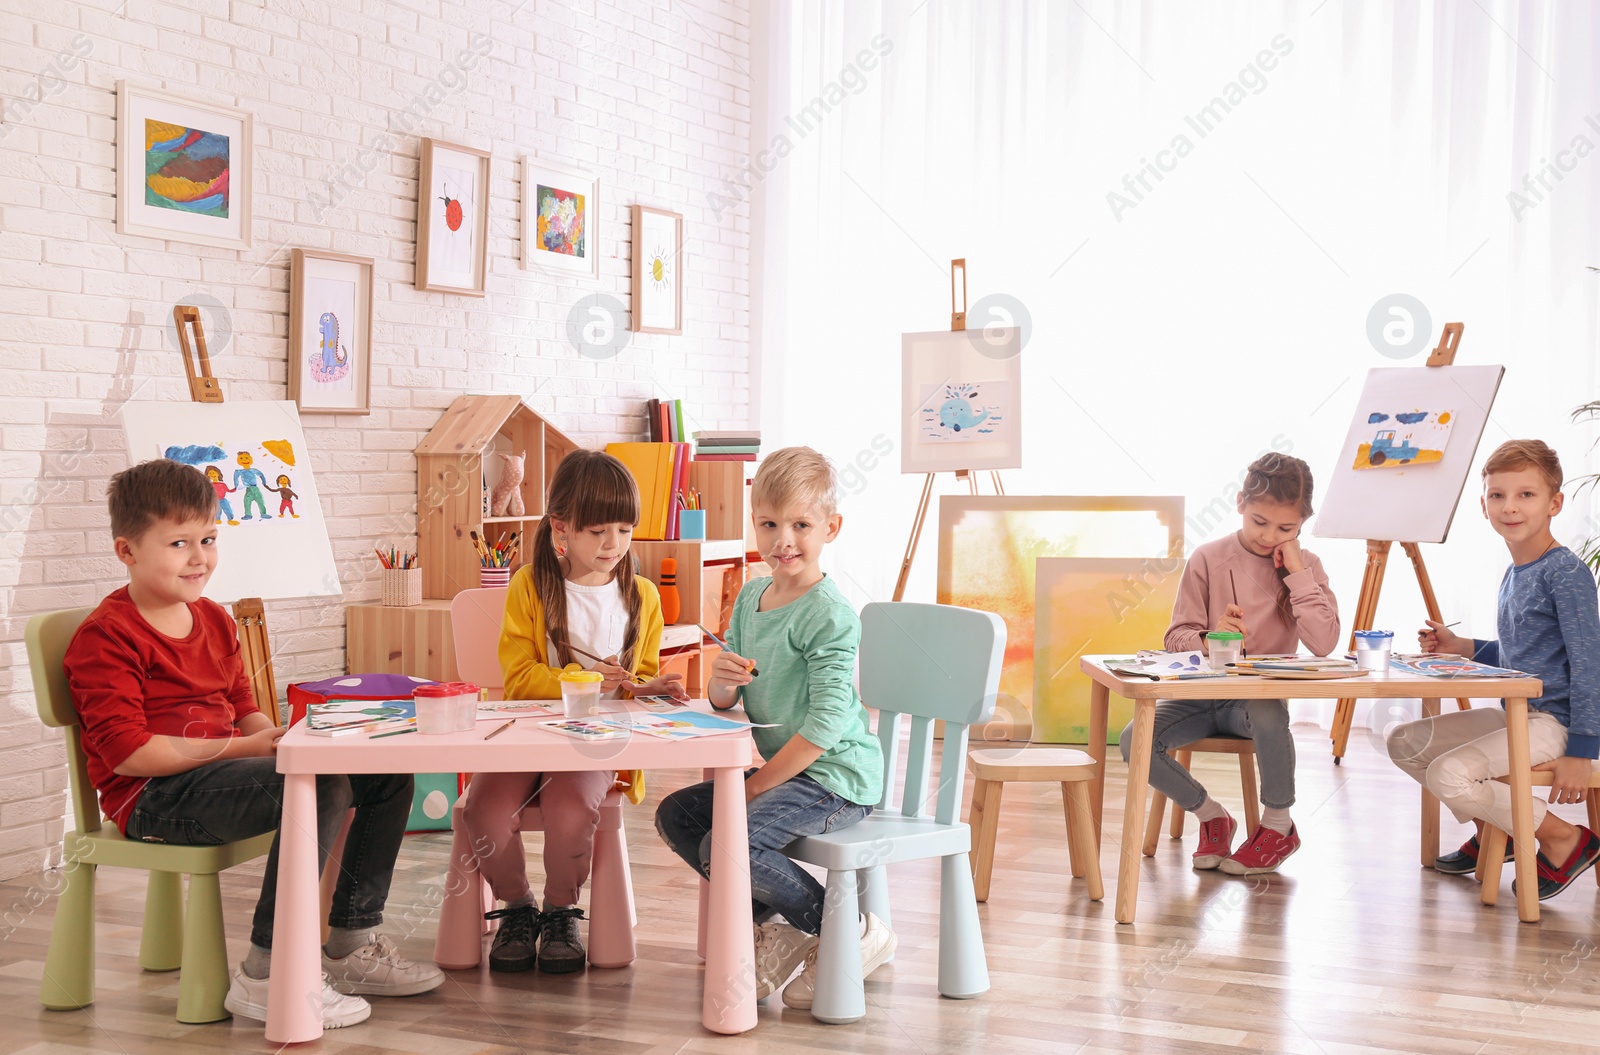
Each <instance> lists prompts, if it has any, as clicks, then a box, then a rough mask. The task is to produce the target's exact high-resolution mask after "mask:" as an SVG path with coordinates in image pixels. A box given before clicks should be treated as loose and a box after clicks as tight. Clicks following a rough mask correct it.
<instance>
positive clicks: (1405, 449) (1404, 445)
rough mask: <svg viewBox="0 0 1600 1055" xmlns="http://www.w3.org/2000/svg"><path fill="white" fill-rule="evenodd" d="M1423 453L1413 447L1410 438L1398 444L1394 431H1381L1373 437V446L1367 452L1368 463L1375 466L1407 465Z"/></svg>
mask: <svg viewBox="0 0 1600 1055" xmlns="http://www.w3.org/2000/svg"><path fill="white" fill-rule="evenodd" d="M1421 453H1422V451H1421V450H1419V449H1418V448H1416V447H1413V446H1411V440H1410V438H1409V437H1407V438H1406V439H1403V440H1401V441H1399V442H1398V443H1396V442H1395V438H1394V429H1381V430H1379V432H1378V434H1377V435H1376V436H1374V437H1372V446H1371V447H1370V448H1369V449H1368V451H1367V461H1368V462H1370V463H1371V464H1372V465H1375V466H1376V465H1382V464H1383V463H1384V462H1390V461H1394V462H1399V463H1400V464H1401V465H1406V464H1408V463H1409V462H1411V461H1412V460H1413V459H1415V458H1416V457H1417V455H1419V454H1421Z"/></svg>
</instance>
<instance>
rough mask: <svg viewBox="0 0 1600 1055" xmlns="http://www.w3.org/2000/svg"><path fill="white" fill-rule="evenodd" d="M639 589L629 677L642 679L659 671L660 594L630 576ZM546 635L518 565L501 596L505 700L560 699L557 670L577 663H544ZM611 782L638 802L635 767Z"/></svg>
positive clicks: (524, 570) (529, 572) (529, 574)
mask: <svg viewBox="0 0 1600 1055" xmlns="http://www.w3.org/2000/svg"><path fill="white" fill-rule="evenodd" d="M634 584H635V585H636V586H637V587H638V590H639V600H640V602H641V603H640V607H639V643H638V645H637V646H636V647H635V648H634V650H633V668H632V673H634V674H637V675H640V676H642V677H644V678H645V679H650V678H653V677H655V676H656V674H657V673H658V672H659V670H660V667H661V627H662V619H661V595H660V594H659V593H658V592H656V584H655V583H653V582H651V581H650V580H649V579H646V578H645V577H644V576H642V575H636V576H634ZM548 637H549V631H547V630H546V629H545V625H544V606H543V605H542V604H540V603H539V594H538V592H537V591H536V590H535V589H534V587H533V568H532V567H530V566H528V565H524V566H523V567H521V568H520V569H518V570H517V573H516V574H515V575H513V576H512V577H511V586H510V588H509V589H508V590H507V592H506V614H505V618H504V620H503V621H502V622H501V624H500V669H501V671H503V672H504V673H505V694H506V699H508V700H558V699H560V698H561V681H560V676H561V671H562V670H563V669H566V670H583V669H584V667H583V665H582V664H581V663H577V662H573V663H568V664H567V665H566V667H565V668H560V667H555V666H552V665H551V664H550V657H549V656H547V655H546V654H545V642H546V640H547V638H548ZM617 783H618V784H619V785H621V786H622V787H623V788H624V789H625V791H626V794H627V796H628V801H629V802H632V803H633V804H634V805H636V806H637V805H638V804H639V803H640V802H642V801H643V800H644V774H643V773H641V772H640V771H639V770H637V769H629V770H623V771H620V772H618V773H617Z"/></svg>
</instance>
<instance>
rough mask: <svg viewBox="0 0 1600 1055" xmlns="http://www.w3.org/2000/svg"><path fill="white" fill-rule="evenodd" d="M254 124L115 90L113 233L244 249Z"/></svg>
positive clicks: (199, 105) (180, 99) (221, 111)
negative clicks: (114, 205)
mask: <svg viewBox="0 0 1600 1055" xmlns="http://www.w3.org/2000/svg"><path fill="white" fill-rule="evenodd" d="M253 125H254V120H253V118H252V116H251V115H250V114H248V113H246V112H245V111H243V110H240V109H237V108H235V107H231V106H224V105H221V104H219V103H211V102H207V101H204V100H202V99H195V98H189V97H187V96H183V95H178V94H175V93H173V92H167V91H163V90H161V89H159V88H146V87H142V86H140V85H137V84H133V83H130V82H128V81H119V82H118V84H117V233H118V234H122V235H140V236H143V237H147V238H165V239H173V240H175V241H181V242H194V243H197V244H200V245H212V246H221V247H224V248H229V249H248V248H250V240H251V239H250V220H251V193H250V184H251V176H252V169H253V154H252V151H253V145H252V129H253Z"/></svg>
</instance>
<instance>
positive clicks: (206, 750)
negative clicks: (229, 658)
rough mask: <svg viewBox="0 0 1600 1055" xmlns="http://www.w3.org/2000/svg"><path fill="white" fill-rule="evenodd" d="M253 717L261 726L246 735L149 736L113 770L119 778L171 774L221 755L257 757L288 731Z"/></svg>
mask: <svg viewBox="0 0 1600 1055" xmlns="http://www.w3.org/2000/svg"><path fill="white" fill-rule="evenodd" d="M252 717H254V718H258V719H260V724H261V725H262V728H259V729H256V730H254V731H253V732H250V733H248V734H247V735H245V736H229V737H212V738H205V737H200V738H196V737H192V736H162V735H152V736H151V737H150V739H148V740H146V741H145V742H144V744H143V745H142V746H140V747H139V748H137V749H136V750H135V751H134V752H133V753H132V754H130V755H129V756H128V757H127V758H125V759H123V760H122V762H121V764H119V765H116V766H113V767H112V770H113V772H115V773H116V774H117V775H118V776H122V777H170V776H172V775H174V774H176V773H187V772H189V770H191V769H199V768H200V767H201V766H203V765H205V764H206V763H208V762H216V761H220V760H221V759H224V758H258V757H261V756H265V755H270V754H272V753H274V752H275V751H277V750H278V740H279V739H280V738H281V737H282V736H283V734H284V733H286V732H288V730H287V729H279V728H277V727H275V726H274V725H273V724H272V722H271V721H270V720H269V719H268V718H267V716H266V715H264V714H262V713H261V712H260V711H256V712H255V714H254V715H253V716H252Z"/></svg>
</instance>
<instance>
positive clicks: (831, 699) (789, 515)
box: [656, 447, 897, 1009]
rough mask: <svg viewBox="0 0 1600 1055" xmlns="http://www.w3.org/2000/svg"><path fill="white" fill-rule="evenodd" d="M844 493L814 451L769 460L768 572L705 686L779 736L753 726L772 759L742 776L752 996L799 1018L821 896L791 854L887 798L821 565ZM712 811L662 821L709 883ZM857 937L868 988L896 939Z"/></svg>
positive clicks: (762, 516)
mask: <svg viewBox="0 0 1600 1055" xmlns="http://www.w3.org/2000/svg"><path fill="white" fill-rule="evenodd" d="M837 496H838V483H837V478H836V477H835V475H834V471H833V466H831V465H830V464H829V463H828V460H827V459H826V458H824V457H823V456H822V455H820V454H818V453H817V452H816V451H814V450H812V449H810V448H809V447H786V448H784V449H783V450H780V451H776V452H774V453H773V454H771V455H769V456H768V457H767V458H766V460H765V461H763V462H762V463H761V468H760V470H759V471H757V473H756V478H755V481H754V483H753V484H752V485H751V489H750V504H751V519H752V521H753V522H754V524H755V533H756V543H757V545H758V546H759V548H760V552H761V554H762V555H763V556H764V557H765V558H766V561H767V564H768V565H769V566H770V567H771V569H772V575H771V577H765V576H763V577H761V578H758V579H754V580H752V581H751V582H749V583H747V584H745V587H744V589H743V590H741V591H740V592H739V598H738V600H737V601H735V602H734V606H733V617H732V619H731V621H730V622H729V625H728V633H727V641H728V651H725V652H723V653H722V654H721V655H720V656H718V657H717V660H716V662H715V663H714V664H713V665H712V668H711V677H710V679H709V681H708V682H707V689H706V692H707V695H708V696H710V698H711V705H712V706H713V707H716V708H718V709H719V710H727V709H728V708H730V707H732V706H734V705H735V704H736V703H740V702H743V704H744V709H745V713H746V714H748V715H749V716H750V720H751V721H752V722H756V723H760V724H762V725H770V726H771V727H770V728H763V729H756V730H754V734H755V742H756V748H757V749H758V750H759V751H760V752H761V757H762V758H763V759H765V760H766V762H765V764H764V765H762V766H761V767H759V768H757V769H752V770H750V771H749V772H748V773H746V774H745V802H746V803H747V804H748V806H747V809H748V817H749V827H750V890H751V895H752V897H753V898H754V900H755V902H756V906H755V907H756V923H757V926H756V935H755V941H756V999H758V1000H761V999H764V998H766V997H767V996H769V995H771V994H772V992H773V991H774V990H776V989H779V988H783V1002H784V1003H785V1004H786V1005H788V1006H789V1007H794V1008H801V1009H809V1008H810V1007H811V997H812V992H813V989H814V987H815V979H816V961H817V936H818V935H819V934H820V933H821V931H822V910H823V888H822V884H821V883H818V882H817V880H816V879H815V878H814V877H813V876H812V875H811V874H810V873H809V872H807V871H806V870H805V869H803V868H801V867H800V866H799V865H798V864H796V863H795V862H794V861H792V860H790V859H789V858H788V857H786V856H785V855H784V853H783V850H784V848H785V847H787V846H788V845H789V844H790V843H792V842H794V841H795V840H796V839H799V838H801V837H803V836H807V835H820V834H822V833H824V832H831V831H838V830H839V829H841V828H847V827H849V826H850V825H852V824H856V823H859V822H860V821H861V820H863V819H864V818H865V817H866V816H867V815H868V814H869V813H871V812H872V807H873V805H874V804H876V803H877V801H878V800H879V798H880V797H881V796H882V793H883V751H882V749H881V748H880V747H879V745H878V739H877V737H875V736H874V735H873V734H872V730H871V729H870V727H869V723H868V718H867V709H866V708H865V707H864V706H862V703H861V698H860V697H859V696H857V695H856V690H855V668H856V648H857V646H858V644H859V643H860V640H861V621H860V619H859V618H857V616H856V613H855V609H853V608H852V607H851V606H850V604H849V602H848V601H846V600H845V598H844V595H843V594H841V593H840V592H839V589H838V587H836V586H834V584H833V581H832V580H831V579H829V578H828V577H827V576H826V575H824V574H823V572H822V568H821V563H820V562H821V560H822V549H823V547H824V546H825V545H827V544H828V543H829V542H832V541H833V540H834V539H836V538H838V537H839V528H840V526H841V525H842V524H843V517H841V516H840V515H839V513H838V497H837ZM711 803H712V785H711V784H710V782H707V783H703V784H696V785H694V786H693V787H688V788H684V789H683V790H682V791H676V792H673V793H672V794H671V795H668V796H667V797H666V798H665V799H664V800H662V803H661V806H660V808H659V809H658V810H657V811H656V830H657V831H658V832H660V833H661V837H662V838H663V839H664V840H666V842H667V845H668V846H670V847H672V849H673V851H674V852H676V853H677V854H678V856H679V857H682V858H683V859H684V860H685V861H687V862H688V863H689V865H690V866H691V867H693V868H694V869H695V870H696V871H698V872H699V873H700V874H701V875H702V876H709V875H710V861H711ZM780 915H781V916H782V917H783V919H784V921H785V922H779V921H778V920H777V919H776V918H775V917H777V916H780ZM861 927H862V942H861V956H862V971H861V976H862V977H863V978H865V977H867V975H869V974H871V973H872V972H873V971H874V970H876V969H877V968H878V967H880V966H882V965H883V964H884V963H885V962H887V961H888V959H889V958H890V957H891V956H893V955H894V949H895V945H896V944H897V942H896V938H895V935H894V932H893V931H891V930H890V929H889V928H888V927H887V926H885V925H884V924H883V922H882V921H881V920H879V919H878V917H877V916H875V915H872V914H871V913H868V914H867V915H866V916H865V917H864V918H863V919H862V921H861ZM802 964H803V969H802V970H801V973H800V976H799V977H798V978H796V979H795V980H794V981H793V982H792V983H790V984H789V985H788V986H787V988H784V983H785V982H788V981H789V978H790V976H791V975H793V974H794V972H795V968H797V967H802Z"/></svg>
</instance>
